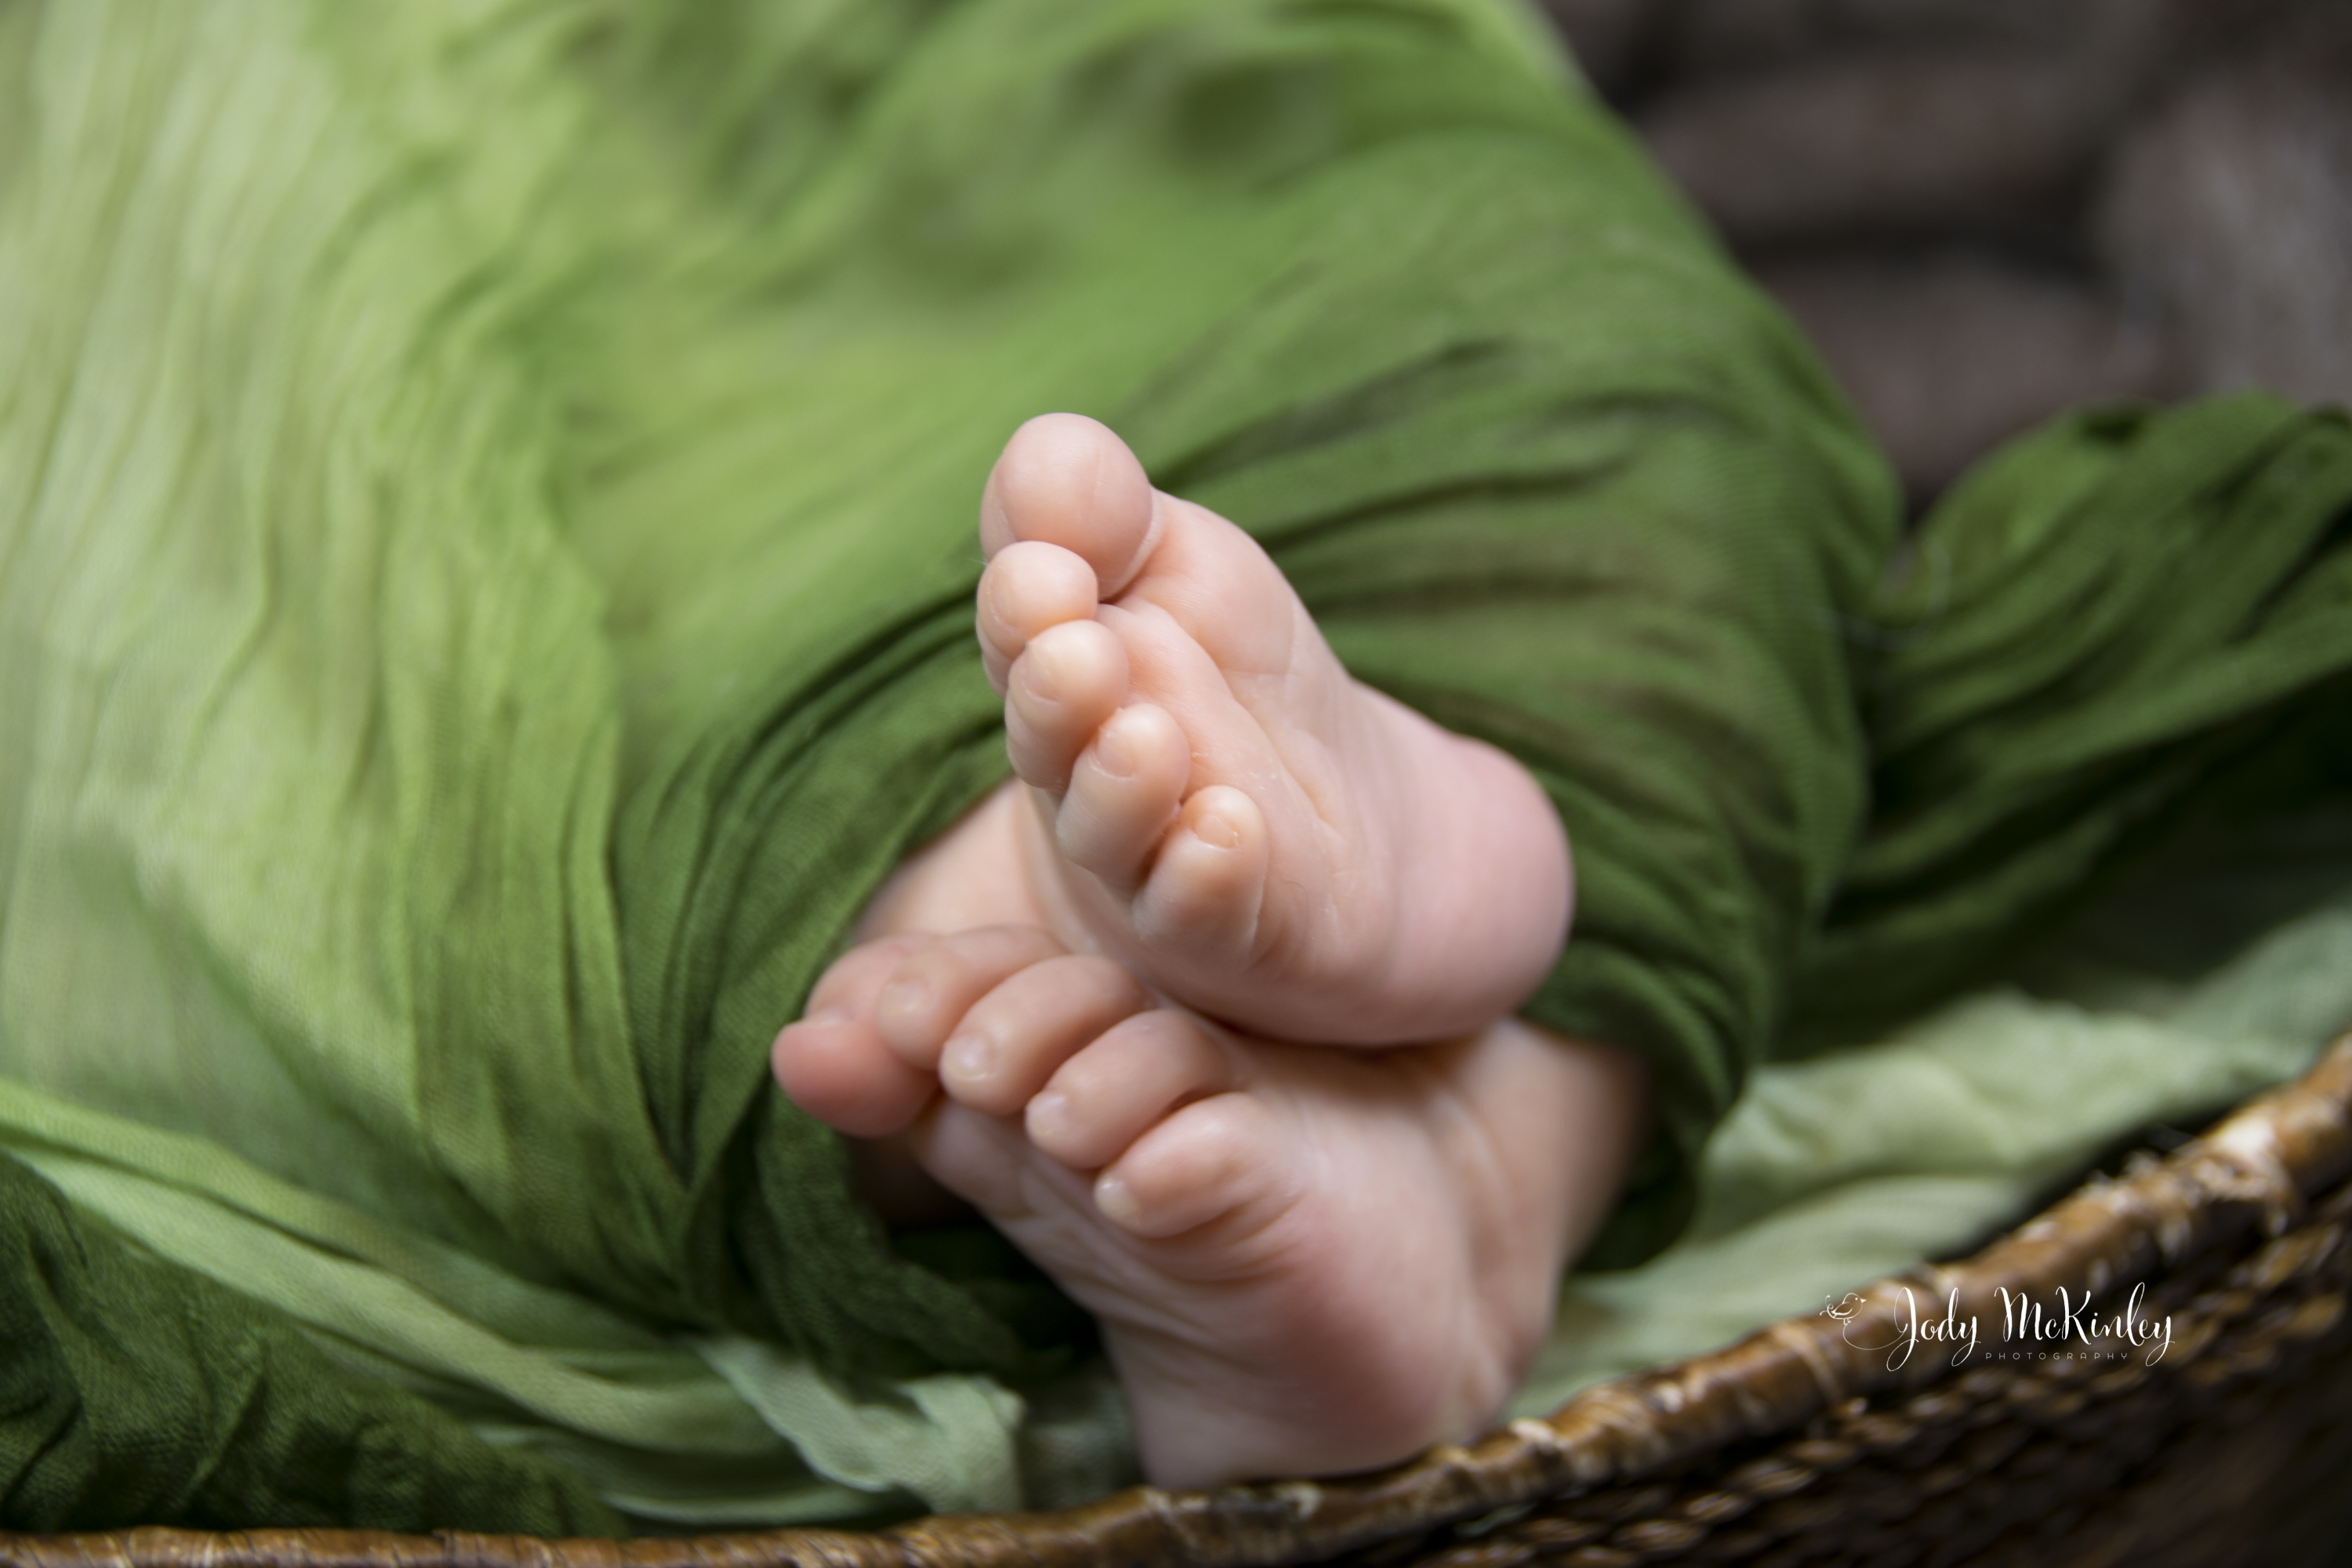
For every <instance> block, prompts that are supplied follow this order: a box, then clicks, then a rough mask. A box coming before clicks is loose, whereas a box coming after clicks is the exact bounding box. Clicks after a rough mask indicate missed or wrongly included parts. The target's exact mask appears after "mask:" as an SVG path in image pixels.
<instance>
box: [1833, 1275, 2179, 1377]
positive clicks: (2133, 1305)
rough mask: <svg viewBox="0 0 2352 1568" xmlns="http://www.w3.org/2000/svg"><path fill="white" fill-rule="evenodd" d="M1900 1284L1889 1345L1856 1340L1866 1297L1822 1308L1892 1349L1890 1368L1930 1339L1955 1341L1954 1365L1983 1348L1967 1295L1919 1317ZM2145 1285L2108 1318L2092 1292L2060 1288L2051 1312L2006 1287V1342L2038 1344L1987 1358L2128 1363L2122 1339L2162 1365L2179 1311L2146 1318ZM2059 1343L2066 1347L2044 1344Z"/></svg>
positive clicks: (1848, 1332) (1849, 1296)
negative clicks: (1900, 1314)
mask: <svg viewBox="0 0 2352 1568" xmlns="http://www.w3.org/2000/svg"><path fill="white" fill-rule="evenodd" d="M1899 1289H1901V1290H1902V1292H1903V1304H1904V1310H1905V1317H1904V1320H1903V1321H1901V1322H1899V1323H1897V1324H1896V1325H1895V1337H1894V1338H1893V1339H1891V1340H1889V1341H1887V1342H1886V1343H1885V1344H1884V1345H1865V1344H1860V1343H1857V1342H1855V1341H1854V1339H1853V1330H1854V1326H1855V1324H1854V1320H1855V1319H1856V1318H1857V1317H1858V1316H1859V1315H1860V1313H1861V1311H1862V1309H1863V1307H1864V1305H1865V1303H1864V1300H1863V1299H1862V1297H1860V1296H1859V1295H1856V1294H1854V1293H1853V1292H1852V1291H1848V1292H1847V1293H1846V1297H1845V1300H1842V1301H1832V1302H1830V1303H1829V1304H1828V1305H1827V1306H1825V1307H1823V1308H1822V1313H1823V1314H1824V1315H1825V1316H1828V1317H1832V1318H1835V1319H1837V1320H1838V1321H1839V1323H1840V1325H1841V1327H1840V1329H1839V1333H1840V1334H1841V1335H1842V1336H1843V1337H1844V1339H1845V1342H1846V1343H1848V1344H1850V1345H1853V1348H1854V1349H1856V1350H1862V1351H1874V1350H1884V1351H1885V1352H1887V1354H1886V1365H1887V1369H1888V1370H1889V1371H1893V1370H1894V1369H1895V1368H1896V1367H1898V1366H1901V1365H1902V1364H1903V1363H1905V1362H1907V1361H1909V1360H1910V1359H1911V1352H1913V1351H1915V1350H1916V1349H1917V1348H1918V1347H1919V1346H1920V1345H1921V1344H1923V1343H1926V1344H1939V1345H1950V1346H1951V1347H1952V1363H1951V1364H1952V1365H1954V1366H1958V1365H1959V1364H1960V1363H1962V1362H1964V1361H1966V1360H1968V1359H1969V1357H1970V1356H1971V1355H1974V1354H1976V1353H1977V1352H1978V1350H1979V1346H1980V1345H1981V1343H1982V1340H1983V1336H1982V1335H1981V1334H1980V1333H1979V1331H1978V1327H1977V1319H1976V1314H1975V1313H1973V1312H1971V1313H1969V1315H1968V1316H1967V1317H1965V1318H1963V1317H1962V1316H1960V1293H1959V1291H1958V1289H1954V1290H1953V1291H1952V1293H1951V1295H1950V1296H1949V1297H1948V1298H1947V1299H1946V1300H1945V1302H1944V1311H1943V1315H1942V1316H1941V1317H1930V1318H1922V1317H1921V1316H1920V1315H1919V1302H1918V1300H1917V1299H1916V1297H1914V1296H1913V1295H1912V1294H1911V1287H1909V1286H1908V1285H1905V1286H1902V1287H1899ZM2141 1289H2142V1287H2140V1286H2137V1285H2135V1286H2133V1287H2132V1293H2131V1300H2128V1301H2126V1302H2125V1303H2124V1304H2123V1308H2122V1310H2119V1311H2116V1312H2114V1313H2111V1314H2109V1315H2108V1316H2106V1317H2104V1318H2102V1317H2100V1316H2098V1315H2097V1314H2095V1313H2094V1312H2093V1311H2092V1310H2091V1293H2090V1292H2089V1291H2088V1290H2085V1291H2084V1292H2083V1294H2082V1296H2081V1298H2080V1299H2079V1300H2078V1299H2077V1298H2076V1297H2075V1296H2074V1293H2073V1292H2071V1291H2069V1290H2068V1289H2066V1288H2065V1287H2064V1286H2063V1285H2062V1286H2060V1287H2059V1288H2058V1292H2057V1296H2058V1299H2057V1301H2056V1303H2055V1304H2054V1306H2053V1307H2051V1308H2049V1309H2047V1310H2045V1309H2044V1307H2043V1306H2042V1303H2041V1302H2039V1301H2036V1300H2032V1299H2031V1298H2029V1297H2027V1296H2026V1295H2024V1294H2023V1293H2022V1292H2020V1293H2018V1294H2015V1295H2012V1294H2011V1292H2010V1289H2009V1288H2008V1287H2007V1286H2005V1285H2004V1286H2002V1287H2000V1320H2001V1321H2000V1342H2001V1343H2002V1344H2004V1345H2023V1346H2027V1347H2033V1348H2027V1349H2021V1350H2012V1351H2000V1350H1989V1351H1986V1352H1984V1353H1985V1359H1986V1360H1988V1361H2029V1360H2031V1361H2041V1360H2047V1359H2048V1358H2049V1357H2051V1356H2053V1355H2063V1356H2069V1357H2084V1358H2095V1359H2099V1360H2107V1359H2114V1360H2121V1359H2122V1357H2123V1352H2121V1351H2119V1350H2116V1349H2115V1348H2114V1347H2115V1346H2116V1344H2118V1343H2122V1344H2128V1345H2130V1346H2131V1347H2132V1348H2133V1349H2135V1350H2137V1349H2138V1348H2140V1347H2141V1346H2143V1345H2146V1346H2147V1347H2149V1349H2148V1352H2147V1364H2148V1365H2150V1366H2154V1365H2155V1364H2156V1363H2158V1362H2160V1361H2162V1360H2163V1359H2164V1352H2166V1351H2168V1350H2170V1349H2171V1348H2172V1316H2171V1314H2170V1313H2167V1314H2165V1316H2164V1317H2162V1318H2149V1317H2146V1316H2144V1315H2142V1313H2141V1311H2140V1306H2139V1299H2140V1291H2141ZM1824 1300H1826V1298H1824ZM2077 1340H2079V1341H2081V1342H2082V1344H2083V1348H2082V1349H2081V1350H2079V1351H2076V1350H2071V1349H2068V1348H2065V1347H2066V1346H2068V1345H2071V1344H2072V1343H2073V1342H2074V1341H2077ZM2101 1340H2105V1341H2106V1343H2105V1344H2104V1345H2103V1344H2101V1343H2100V1341H2101ZM2053 1342H2055V1343H2057V1344H2058V1345H2059V1346H2060V1348H2059V1349H2057V1350H2049V1349H2043V1348H2040V1347H2043V1346H2047V1345H2049V1344H2052V1343H2053Z"/></svg>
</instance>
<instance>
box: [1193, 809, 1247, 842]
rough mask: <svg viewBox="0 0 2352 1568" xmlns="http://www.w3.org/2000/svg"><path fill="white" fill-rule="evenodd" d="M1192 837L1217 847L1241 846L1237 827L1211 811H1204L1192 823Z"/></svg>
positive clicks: (1240, 837)
mask: <svg viewBox="0 0 2352 1568" xmlns="http://www.w3.org/2000/svg"><path fill="white" fill-rule="evenodd" d="M1192 837H1195V838H1197V839H1199V840H1200V841H1201V842H1202V843H1203V844H1207V845H1210V846H1212V847H1215V848H1218V849H1234V848H1238V847H1240V846H1241V841H1242V836H1241V832H1240V830H1239V829H1237V828H1235V827H1234V825H1233V824H1232V823H1230V822H1227V821H1226V820H1225V819H1224V818H1223V817H1222V816H1218V815H1217V814H1216V813H1215V812H1213V811H1204V812H1202V814H1201V816H1200V818H1199V820H1198V821H1196V822H1194V823H1193V824H1192Z"/></svg>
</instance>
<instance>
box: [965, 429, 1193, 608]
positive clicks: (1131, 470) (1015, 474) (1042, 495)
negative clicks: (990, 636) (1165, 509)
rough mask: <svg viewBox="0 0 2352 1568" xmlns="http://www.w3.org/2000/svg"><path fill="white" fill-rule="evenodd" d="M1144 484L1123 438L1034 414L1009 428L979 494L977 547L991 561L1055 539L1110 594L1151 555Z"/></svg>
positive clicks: (1149, 499) (1152, 513)
mask: <svg viewBox="0 0 2352 1568" xmlns="http://www.w3.org/2000/svg"><path fill="white" fill-rule="evenodd" d="M1157 516H1158V511H1157V507H1156V505H1155V498H1154V496H1153V492H1152V489H1151V481H1150V479H1148V478H1146V477H1145V475H1144V472H1143V465H1142V464H1141V463H1139V462H1138V461H1137V460H1136V457H1135V454H1134V453H1133V452H1131V451H1129V449H1128V446H1127V443H1126V442H1124V441H1122V440H1120V439H1119V438H1118V437H1117V436H1116V435H1114V434H1112V432H1111V429H1110V427H1109V426H1107V425H1105V424H1103V423H1102V422H1101V421H1100V420H1097V419H1089V418H1087V416H1085V415H1083V414H1041V415H1039V416H1037V417H1035V418H1034V419H1032V420H1030V421H1029V422H1028V423H1027V424H1025V425H1024V426H1021V428H1020V429H1018V430H1016V431H1014V432H1013V439H1011V440H1010V441H1007V442H1006V443H1005V444H1004V451H1003V455H1002V456H1000V457H999V458H997V459H996V467H995V468H994V469H992V471H991V472H990V474H989V476H988V488H987V489H986V490H984V491H983V492H982V496H981V503H980V542H981V548H982V550H983V551H985V552H987V554H988V555H989V556H990V557H991V558H993V557H994V556H995V555H996V553H997V552H999V551H1001V550H1003V549H1004V548H1005V547H1006V546H1008V545H1010V544H1012V543H1013V542H1016V541H1021V540H1036V541H1042V542H1045V543H1048V544H1058V545H1060V546H1061V547H1062V548H1063V549H1065V550H1068V551H1071V552H1075V553H1076V554H1077V555H1079V556H1081V557H1083V558H1084V559H1085V561H1086V563H1087V565H1089V566H1091V567H1093V568H1094V573H1095V579H1096V582H1097V584H1099V593H1100V595H1101V596H1102V597H1103V598H1105V599H1108V598H1111V597H1113V596H1114V595H1117V594H1118V592H1119V591H1120V590H1121V589H1123V588H1125V587H1126V586H1127V585H1128V584H1129V583H1130V582H1131V581H1133V580H1134V578H1135V576H1136V574H1138V573H1139V572H1140V571H1141V570H1142V568H1143V563H1144V562H1145V560H1146V559H1147V558H1149V556H1150V553H1151V546H1152V542H1153V540H1154V535H1155V524H1156V520H1157Z"/></svg>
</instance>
